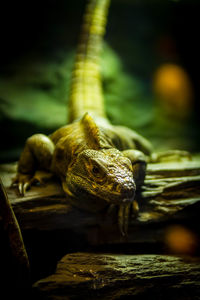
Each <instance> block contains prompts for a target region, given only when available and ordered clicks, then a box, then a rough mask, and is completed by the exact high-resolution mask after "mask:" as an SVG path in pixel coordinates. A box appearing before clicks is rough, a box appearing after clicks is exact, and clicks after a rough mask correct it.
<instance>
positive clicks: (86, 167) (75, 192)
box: [63, 148, 136, 211]
mask: <svg viewBox="0 0 200 300" xmlns="http://www.w3.org/2000/svg"><path fill="white" fill-rule="evenodd" d="M63 189H64V191H65V192H66V193H67V194H68V196H69V198H70V199H71V200H72V202H73V204H74V205H76V206H78V207H79V208H85V209H87V210H88V209H89V210H92V211H97V210H99V209H101V208H102V207H104V206H106V205H107V204H108V203H109V204H122V203H124V204H125V203H129V202H132V201H133V200H134V195H135V189H136V187H135V182H134V179H133V173H132V165H131V162H130V160H129V159H128V158H127V157H125V156H123V155H122V153H121V152H120V151H118V150H117V149H114V148H111V149H103V150H93V149H87V150H83V151H82V152H81V153H80V154H79V155H78V156H77V159H76V161H75V162H74V163H73V164H72V165H71V166H70V170H68V172H67V175H66V180H65V181H64V182H63Z"/></svg>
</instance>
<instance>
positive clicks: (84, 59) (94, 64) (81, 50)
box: [69, 0, 110, 122]
mask: <svg viewBox="0 0 200 300" xmlns="http://www.w3.org/2000/svg"><path fill="white" fill-rule="evenodd" d="M109 3H110V0H89V3H88V5H87V8H86V12H85V15H84V19H83V25H82V32H81V36H80V42H79V46H78V49H77V54H76V59H75V64H74V69H73V72H72V78H71V87H70V95H69V121H70V122H73V121H74V120H76V119H78V118H80V117H81V116H83V114H84V113H85V112H89V113H91V114H92V115H93V116H98V117H105V110H104V97H103V91H102V82H101V75H100V63H99V58H100V52H101V48H102V40H103V36H104V33H105V27H106V21H107V12H108V7H109Z"/></svg>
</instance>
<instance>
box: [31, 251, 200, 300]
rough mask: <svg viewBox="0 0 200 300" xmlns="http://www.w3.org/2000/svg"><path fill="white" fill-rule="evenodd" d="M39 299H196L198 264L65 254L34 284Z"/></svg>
mask: <svg viewBox="0 0 200 300" xmlns="http://www.w3.org/2000/svg"><path fill="white" fill-rule="evenodd" d="M33 288H34V293H35V294H34V295H35V296H37V297H39V296H40V299H132V298H133V297H134V299H145V297H146V299H171V300H172V299H176V300H177V299H181V300H186V299H187V300H189V299H199V298H200V261H199V260H195V259H193V260H189V259H188V260H184V259H183V258H180V257H174V256H164V255H121V254H115V255H113V254H93V253H75V254H68V255H66V256H65V257H63V258H62V259H61V260H60V262H59V263H58V266H57V270H56V272H55V274H53V275H51V276H49V277H47V278H45V279H42V280H40V281H38V282H36V283H35V284H34V286H33Z"/></svg>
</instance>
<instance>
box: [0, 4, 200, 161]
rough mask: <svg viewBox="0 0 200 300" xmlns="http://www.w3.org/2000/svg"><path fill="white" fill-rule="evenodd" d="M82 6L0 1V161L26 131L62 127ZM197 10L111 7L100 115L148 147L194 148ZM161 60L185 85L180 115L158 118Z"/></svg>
mask: <svg viewBox="0 0 200 300" xmlns="http://www.w3.org/2000/svg"><path fill="white" fill-rule="evenodd" d="M85 3H86V1H83V0H76V1H72V0H71V1H66V0H59V1H55V0H49V1H40V2H38V1H29V2H26V3H24V2H23V3H22V2H19V1H17V2H14V1H6V2H5V1H3V3H1V9H0V12H1V18H0V22H1V24H0V39H1V40H0V44H1V47H0V49H1V55H0V125H1V153H0V154H1V162H8V161H13V160H17V159H18V157H19V153H20V151H21V149H22V147H23V144H24V141H25V139H26V138H27V137H28V136H30V135H31V134H33V133H36V132H43V133H50V132H51V131H52V130H55V129H56V128H57V127H59V126H61V125H64V124H65V116H67V109H66V113H65V106H66V104H65V103H67V87H68V80H69V77H70V66H71V62H72V57H73V52H74V50H75V48H76V45H77V40H78V34H79V31H80V26H81V21H82V16H83V12H84V7H85ZM199 13H200V3H199V1H198V0H196V1H195V0H179V1H178V0H176V1H169V0H160V1H158V0H157V1H156V0H155V1H153V0H140V1H139V0H126V1H125V0H113V1H112V3H111V7H110V10H109V18H108V26H107V33H106V37H105V40H106V42H107V44H108V45H109V47H108V46H106V47H107V48H109V49H107V48H106V49H107V50H106V49H105V53H108V54H107V55H103V57H104V59H105V62H104V65H105V64H107V62H108V65H109V66H112V62H110V61H112V58H113V59H114V62H113V64H114V67H113V70H114V71H113V72H111V71H110V70H111V69H112V68H111V67H110V69H109V70H107V71H105V75H103V84H104V88H105V98H106V103H107V111H108V115H109V117H110V119H111V120H112V122H113V123H114V124H118V123H120V124H124V125H127V126H129V127H132V128H134V129H136V130H137V131H138V132H139V133H141V134H143V135H145V136H146V137H147V138H149V139H150V140H151V141H152V142H153V144H154V146H155V148H156V149H160V148H161V149H162V148H184V149H187V150H190V151H192V152H198V151H199V135H200V134H199V127H198V120H199V108H200V107H199V106H200V105H199V94H200V88H199V83H200V75H199V53H200V46H199V42H198V39H199V29H200V26H199V25H200V21H199ZM106 51H107V52H106ZM66 61H67V63H66ZM68 61H69V63H68ZM164 63H170V64H175V65H178V66H181V68H182V69H183V70H184V72H186V73H187V76H188V78H189V80H190V84H191V88H192V91H193V97H192V98H193V102H192V104H191V108H190V109H191V112H190V113H189V114H188V115H187V117H186V118H185V117H183V118H180V116H178V117H176V115H171V116H170V115H166V114H165V112H164V111H162V109H163V108H162V107H159V101H157V100H155V98H156V96H155V94H154V91H153V84H152V80H153V76H154V74H155V71H156V70H157V68H158V67H159V66H160V65H162V64H164ZM65 66H67V67H66V73H65ZM68 66H69V67H68ZM106 72H107V73H106ZM111 73H112V74H111ZM52 74H53V75H52ZM51 75H52V76H51ZM65 80H66V84H65ZM120 84H121V86H120ZM119 86H120V87H119ZM38 95H39V96H38ZM45 97H46V98H45ZM48 97H49V98H48ZM43 99H45V100H44V101H43ZM122 105H123V109H121V108H122ZM54 107H55V109H54ZM57 107H58V110H57ZM50 108H51V109H50ZM54 111H55V115H56V119H55V116H54V113H53V112H54ZM66 120H67V117H66Z"/></svg>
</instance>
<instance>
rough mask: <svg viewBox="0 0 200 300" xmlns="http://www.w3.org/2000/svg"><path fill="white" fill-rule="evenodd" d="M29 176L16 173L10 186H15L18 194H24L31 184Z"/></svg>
mask: <svg viewBox="0 0 200 300" xmlns="http://www.w3.org/2000/svg"><path fill="white" fill-rule="evenodd" d="M31 180H32V179H31V176H30V175H27V174H21V173H18V174H17V176H16V177H15V178H14V179H13V182H12V184H11V186H17V187H18V191H19V194H20V195H21V196H24V195H25V193H26V191H27V190H28V189H29V188H30V186H31Z"/></svg>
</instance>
